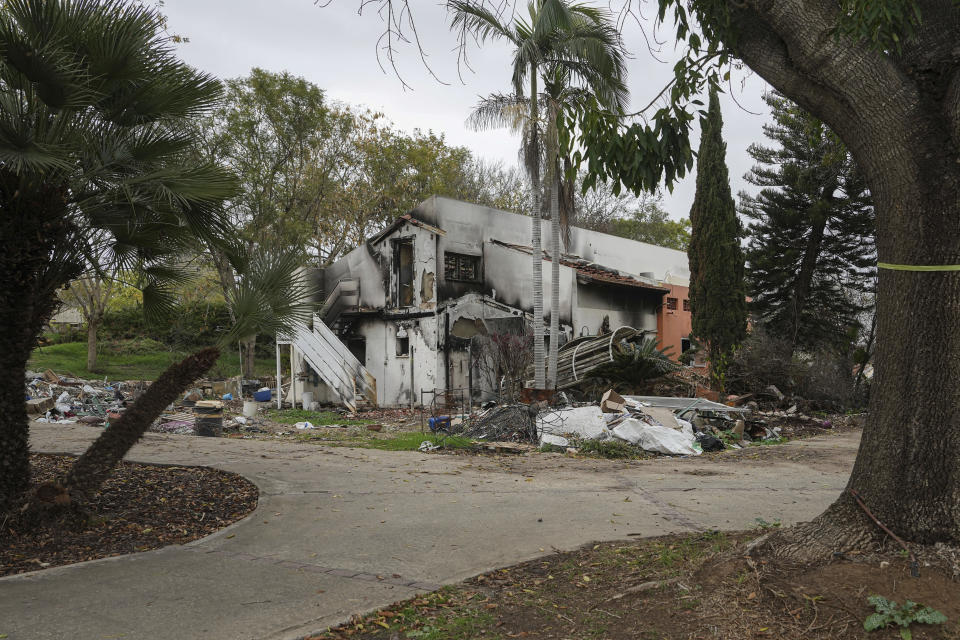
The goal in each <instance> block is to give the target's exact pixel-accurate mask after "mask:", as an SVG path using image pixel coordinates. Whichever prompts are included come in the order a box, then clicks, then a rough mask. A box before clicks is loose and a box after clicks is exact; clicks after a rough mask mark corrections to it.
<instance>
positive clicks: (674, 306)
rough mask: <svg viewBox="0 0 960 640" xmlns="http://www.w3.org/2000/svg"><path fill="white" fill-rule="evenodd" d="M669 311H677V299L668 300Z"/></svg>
mask: <svg viewBox="0 0 960 640" xmlns="http://www.w3.org/2000/svg"><path fill="white" fill-rule="evenodd" d="M667 309H669V310H670V311H676V310H677V299H676V298H667Z"/></svg>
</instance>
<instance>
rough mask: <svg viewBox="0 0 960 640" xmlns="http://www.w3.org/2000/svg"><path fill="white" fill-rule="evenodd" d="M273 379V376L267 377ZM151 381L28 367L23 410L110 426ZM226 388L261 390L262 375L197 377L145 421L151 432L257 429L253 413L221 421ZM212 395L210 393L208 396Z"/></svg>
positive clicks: (58, 420) (55, 420)
mask: <svg viewBox="0 0 960 640" xmlns="http://www.w3.org/2000/svg"><path fill="white" fill-rule="evenodd" d="M271 380H272V378H271ZM149 385H150V382H148V381H143V380H127V381H120V382H110V381H108V380H107V379H106V378H105V379H103V380H84V379H81V378H76V377H73V376H66V375H59V374H57V373H55V372H54V371H52V370H50V369H47V370H46V371H44V372H43V373H35V372H31V371H28V372H27V375H26V380H25V396H26V406H27V413H28V414H30V416H31V418H32V419H33V420H35V421H36V422H45V423H52V424H75V423H82V424H88V425H94V426H96V425H102V426H109V424H110V422H111V421H112V420H116V419H117V418H119V417H120V416H121V415H122V414H123V412H124V411H125V410H126V408H127V405H128V403H132V402H133V401H135V400H136V399H137V398H138V397H140V395H141V394H142V393H143V392H144V390H146V388H147V387H148V386H149ZM231 388H235V389H237V390H238V391H239V389H240V388H243V389H247V388H250V389H252V393H251V395H252V394H256V393H260V394H261V395H262V397H263V396H265V395H266V394H271V395H272V392H271V391H270V390H269V388H266V389H267V391H266V392H264V388H265V387H264V386H263V380H262V379H261V380H244V381H243V384H242V387H241V382H240V380H239V378H236V379H234V380H226V381H209V380H200V381H198V382H197V386H196V387H195V388H193V389H190V390H188V391H187V392H186V393H185V394H184V396H183V397H182V398H181V399H180V400H179V401H178V402H176V403H175V404H173V405H171V406H170V407H168V408H167V410H166V411H164V412H163V414H162V415H161V416H160V417H159V418H158V419H157V420H156V421H155V422H154V423H153V424H152V425H151V426H150V429H149V430H150V431H152V432H154V433H170V434H177V435H210V436H216V435H220V433H221V431H222V430H223V429H224V428H226V429H233V430H240V429H243V430H245V431H262V429H259V428H258V427H257V426H256V422H257V420H256V419H255V418H246V417H243V416H235V417H233V418H229V419H227V420H226V421H224V414H223V408H224V403H223V401H222V400H230V399H232V393H231ZM211 396H212V397H213V398H214V399H213V400H211V399H210V398H211Z"/></svg>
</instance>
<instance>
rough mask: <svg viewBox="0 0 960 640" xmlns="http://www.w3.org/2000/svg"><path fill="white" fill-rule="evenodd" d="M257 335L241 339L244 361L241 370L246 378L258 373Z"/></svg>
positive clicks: (241, 352) (241, 353)
mask: <svg viewBox="0 0 960 640" xmlns="http://www.w3.org/2000/svg"><path fill="white" fill-rule="evenodd" d="M256 351H257V336H249V337H247V338H244V339H243V340H241V341H240V355H241V357H242V362H241V363H240V370H241V372H242V375H243V377H244V378H253V377H254V376H255V374H256V355H257V353H256Z"/></svg>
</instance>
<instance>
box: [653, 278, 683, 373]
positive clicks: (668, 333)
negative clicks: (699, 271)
mask: <svg viewBox="0 0 960 640" xmlns="http://www.w3.org/2000/svg"><path fill="white" fill-rule="evenodd" d="M663 286H665V287H667V288H669V289H670V292H669V293H667V294H666V295H665V296H663V303H662V304H661V306H660V308H659V309H657V340H659V341H660V348H661V349H668V350H669V351H672V352H673V353H672V358H673V359H674V360H677V359H679V357H680V354H681V353H683V347H682V346H681V341H682V340H683V339H684V338H686V337H688V336H689V335H690V330H691V328H692V325H691V316H690V312H689V311H685V310H684V301H685V300H687V299H688V296H689V288H688V287H684V286H681V285H677V284H666V283H663ZM670 298H676V300H677V308H676V309H669V308H668V305H667V300H668V299H670ZM688 304H689V303H688Z"/></svg>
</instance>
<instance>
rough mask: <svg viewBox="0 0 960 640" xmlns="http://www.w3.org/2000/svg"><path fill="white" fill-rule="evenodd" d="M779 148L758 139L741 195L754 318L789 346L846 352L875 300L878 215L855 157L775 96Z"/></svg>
mask: <svg viewBox="0 0 960 640" xmlns="http://www.w3.org/2000/svg"><path fill="white" fill-rule="evenodd" d="M764 100H765V101H766V103H767V104H768V105H770V107H771V110H772V113H773V122H772V123H771V124H768V125H765V126H764V134H765V135H766V137H767V138H769V139H770V140H771V141H772V142H773V143H774V144H773V146H771V147H764V146H761V145H759V144H754V145H751V146H750V148H749V153H750V155H751V156H752V157H753V159H754V160H756V161H757V163H758V164H757V165H756V166H755V167H754V168H753V170H752V171H751V172H750V173H748V174H747V175H746V179H747V180H748V181H749V182H751V183H752V184H755V185H757V186H759V187H761V190H760V193H759V194H757V195H756V196H750V195H748V194H741V200H740V212H741V213H742V214H743V215H744V216H745V217H747V218H749V219H750V220H751V221H752V222H751V223H750V224H749V225H748V235H749V236H750V241H749V244H748V247H747V251H746V257H747V263H748V265H749V268H748V270H747V286H748V291H749V292H750V295H751V298H752V302H751V304H750V308H751V311H752V312H753V316H754V318H755V319H756V322H757V323H758V324H760V325H763V326H765V327H766V328H767V330H768V333H770V334H772V335H776V336H778V337H780V338H782V339H784V340H785V341H786V342H787V344H789V345H790V346H791V347H792V351H794V352H795V351H797V350H801V351H808V352H810V351H815V350H817V349H820V348H832V349H846V348H848V347H849V345H850V342H851V337H852V335H853V334H854V332H855V331H857V330H860V329H862V327H860V323H861V319H862V318H863V316H864V313H863V312H864V311H865V309H864V306H863V303H862V301H863V300H871V299H872V295H870V294H872V290H873V283H874V282H875V279H876V250H875V248H874V242H873V236H874V213H873V205H872V202H871V200H870V195H869V192H868V191H867V188H866V184H865V183H864V180H863V178H862V176H861V174H860V172H859V171H858V169H857V166H856V164H855V163H854V161H853V158H852V157H851V155H850V153H849V152H848V151H847V149H846V147H845V146H844V145H843V143H842V142H840V141H839V139H837V138H836V136H835V135H834V134H833V133H832V132H831V131H830V130H829V129H828V128H827V127H826V125H824V124H823V123H822V122H821V121H819V120H818V119H816V118H814V117H813V116H811V115H810V114H808V113H807V112H805V111H803V110H802V109H800V108H799V107H798V106H796V105H795V104H793V103H792V102H790V101H789V100H787V99H786V98H785V97H783V95H781V94H779V93H776V92H774V93H769V94H767V95H766V96H764Z"/></svg>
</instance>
